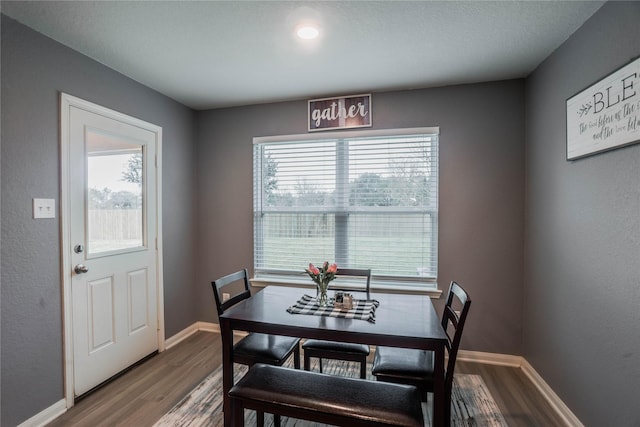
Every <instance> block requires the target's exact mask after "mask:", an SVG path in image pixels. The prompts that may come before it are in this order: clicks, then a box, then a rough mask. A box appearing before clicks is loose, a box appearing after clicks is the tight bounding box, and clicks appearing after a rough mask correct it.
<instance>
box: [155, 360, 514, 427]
mask: <svg viewBox="0 0 640 427" xmlns="http://www.w3.org/2000/svg"><path fill="white" fill-rule="evenodd" d="M313 362H315V364H316V365H317V359H313ZM323 368H324V369H323V371H324V372H325V373H328V374H332V375H343V376H350V377H354V378H357V377H359V375H360V366H359V365H358V364H356V363H352V362H344V361H333V360H332V361H330V360H325V361H324V362H323ZM246 369H247V368H246V367H245V366H243V365H235V376H236V381H237V379H239V378H240V377H242V376H243V375H244V373H245V372H246ZM311 369H312V370H316V371H317V367H316V366H314V364H313V363H312V366H311ZM368 371H369V372H371V367H369V369H368ZM371 379H374V378H373V377H371ZM431 398H432V397H431V395H429V401H428V402H426V403H423V404H422V405H423V408H422V409H423V413H424V414H425V426H430V425H431V408H432V404H431ZM223 424H224V422H223V414H222V368H218V369H216V370H215V371H213V372H212V373H211V374H210V375H209V376H208V377H207V378H205V379H204V380H203V381H202V382H201V383H200V384H199V385H198V386H196V388H194V389H193V390H192V391H191V393H189V394H188V395H187V396H186V397H185V398H184V399H182V400H181V401H180V402H178V404H176V405H175V406H174V407H173V408H172V409H171V410H170V411H169V412H168V413H167V414H165V415H164V416H163V417H162V418H161V419H160V420H158V422H157V423H156V424H154V427H218V426H222V425H223ZM245 425H246V426H255V425H256V418H255V412H254V411H249V410H247V411H246V412H245ZM281 425H282V427H320V426H325V424H320V423H315V422H310V421H302V420H297V419H293V418H287V417H282V421H281ZM451 425H452V426H456V427H485V426H486V427H506V426H507V423H506V422H505V420H504V417H503V416H502V414H501V413H500V410H499V409H498V405H496V402H495V401H494V400H493V397H492V396H491V393H490V392H489V390H488V389H487V386H486V385H485V383H484V381H483V380H482V377H480V376H479V375H468V374H459V375H458V374H457V375H455V377H454V386H453V393H452V402H451ZM265 426H273V418H272V416H271V415H269V414H265Z"/></svg>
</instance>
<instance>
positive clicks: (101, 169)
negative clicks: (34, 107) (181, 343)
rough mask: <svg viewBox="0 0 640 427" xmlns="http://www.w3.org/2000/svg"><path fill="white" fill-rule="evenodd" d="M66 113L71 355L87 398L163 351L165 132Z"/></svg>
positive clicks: (76, 389)
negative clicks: (160, 156) (160, 175)
mask: <svg viewBox="0 0 640 427" xmlns="http://www.w3.org/2000/svg"><path fill="white" fill-rule="evenodd" d="M96 107H97V106H96ZM66 113H67V114H68V117H67V118H66V120H68V135H67V137H68V144H69V145H68V177H67V180H68V182H67V189H68V207H69V210H68V215H69V218H68V224H69V241H68V242H67V243H68V245H69V247H68V248H65V249H64V250H67V251H69V252H68V254H69V255H68V260H69V262H68V263H67V264H68V265H67V267H68V268H69V270H70V271H68V272H67V274H69V275H70V276H69V279H68V282H69V284H70V286H69V288H70V289H69V292H70V295H69V296H68V298H66V299H67V303H68V304H70V306H71V307H70V309H71V319H72V320H71V324H72V325H71V328H72V331H71V333H72V338H73V353H72V355H71V354H68V355H67V357H69V356H71V357H72V358H73V395H74V396H79V395H81V394H83V393H85V392H87V391H89V390H91V389H92V388H94V387H95V386H97V385H99V384H100V383H102V382H104V381H105V380H107V379H109V378H111V377H112V376H114V375H115V374H117V373H119V372H120V371H122V370H123V369H125V368H127V367H129V366H131V365H132V364H134V363H135V362H137V361H139V360H140V359H143V358H144V357H145V356H147V355H149V354H151V353H153V352H155V351H157V350H158V341H159V337H158V325H159V321H158V306H159V303H158V301H159V298H158V269H157V267H158V265H157V264H158V251H157V240H156V239H157V210H158V199H157V194H156V184H157V182H156V174H157V170H156V149H157V143H158V135H159V133H158V132H157V131H156V130H154V129H153V127H151V130H150V129H148V128H146V127H141V126H137V125H135V124H131V123H129V122H127V121H128V120H126V121H123V120H122V117H120V116H118V115H117V114H116V115H113V114H110V110H106V109H101V107H100V108H98V109H97V110H93V111H91V109H87V108H83V107H78V106H75V105H68V106H67V110H66ZM132 120H133V121H132V123H135V119H132ZM63 126H64V124H63ZM64 137H65V133H64V132H63V138H64ZM63 216H64V212H63ZM63 221H64V219H63ZM66 330H67V331H69V328H66ZM67 384H69V382H68V381H67Z"/></svg>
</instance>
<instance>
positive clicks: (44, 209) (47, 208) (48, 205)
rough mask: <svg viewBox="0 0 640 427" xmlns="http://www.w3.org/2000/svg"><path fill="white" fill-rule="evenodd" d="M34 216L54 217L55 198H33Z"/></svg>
mask: <svg viewBox="0 0 640 427" xmlns="http://www.w3.org/2000/svg"><path fill="white" fill-rule="evenodd" d="M33 217H34V218H55V217H56V199H33Z"/></svg>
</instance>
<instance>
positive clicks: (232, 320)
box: [219, 285, 450, 427]
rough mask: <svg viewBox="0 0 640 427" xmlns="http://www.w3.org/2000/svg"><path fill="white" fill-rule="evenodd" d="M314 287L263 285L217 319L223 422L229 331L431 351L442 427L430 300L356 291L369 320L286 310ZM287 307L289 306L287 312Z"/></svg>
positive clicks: (436, 326)
mask: <svg viewBox="0 0 640 427" xmlns="http://www.w3.org/2000/svg"><path fill="white" fill-rule="evenodd" d="M311 292H313V295H314V296H315V289H313V288H309V287H307V288H301V287H287V286H279V285H271V286H267V287H265V288H264V289H262V290H261V291H259V292H256V293H255V294H254V295H253V296H252V297H251V298H249V299H246V300H244V301H242V302H241V303H239V304H237V305H235V306H233V307H232V308H230V309H228V310H227V311H225V313H224V314H222V315H221V316H220V317H219V322H220V334H221V337H222V367H223V380H222V382H223V385H222V387H223V411H224V425H225V427H230V426H232V425H233V411H232V403H231V399H230V397H229V394H228V393H229V390H230V389H231V387H232V386H233V381H234V354H233V346H234V332H247V333H252V332H253V333H264V334H274V335H284V336H291V337H299V338H314V339H321V340H330V341H340V342H349V343H359V344H368V345H371V346H387V347H403V348H415V349H422V350H430V351H433V353H434V368H435V377H434V391H433V418H432V420H433V426H448V425H449V420H448V419H445V414H446V411H445V405H447V404H450V402H449V401H448V399H447V398H446V396H445V384H444V382H445V348H446V345H447V336H446V334H445V331H444V329H443V328H442V325H441V321H440V318H439V317H438V315H437V313H436V310H435V308H434V306H433V303H432V301H431V298H430V297H429V296H427V295H422V294H401V293H382V292H371V293H359V292H353V296H354V298H355V299H356V300H358V299H366V300H371V301H377V303H378V304H377V306H376V308H375V311H374V316H373V318H372V319H368V320H367V319H361V318H349V317H333V316H330V315H317V313H316V314H296V313H295V312H294V313H291V312H289V311H288V309H290V308H291V307H292V306H294V305H295V304H296V303H297V302H298V301H299V300H300V299H301V298H302V297H303V296H305V295H307V296H311V295H310V294H311ZM291 311H293V310H291Z"/></svg>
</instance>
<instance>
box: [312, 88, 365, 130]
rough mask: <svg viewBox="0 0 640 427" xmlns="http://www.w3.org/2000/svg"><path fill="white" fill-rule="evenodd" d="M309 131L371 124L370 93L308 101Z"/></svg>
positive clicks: (359, 126)
mask: <svg viewBox="0 0 640 427" xmlns="http://www.w3.org/2000/svg"><path fill="white" fill-rule="evenodd" d="M308 122H309V131H310V132H311V131H316V130H328V129H346V128H361V127H369V126H371V94H369V95H353V96H345V97H341V98H322V99H312V100H310V101H309V117H308Z"/></svg>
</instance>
